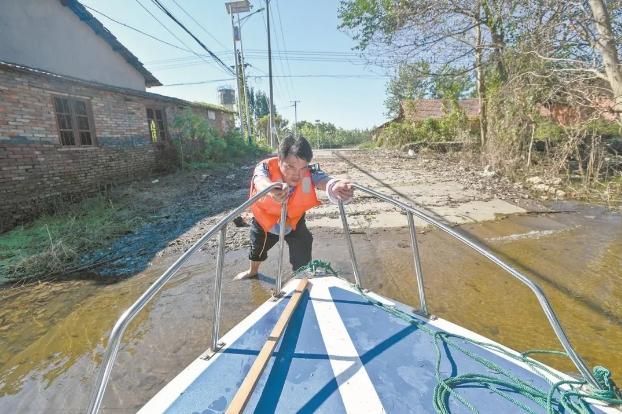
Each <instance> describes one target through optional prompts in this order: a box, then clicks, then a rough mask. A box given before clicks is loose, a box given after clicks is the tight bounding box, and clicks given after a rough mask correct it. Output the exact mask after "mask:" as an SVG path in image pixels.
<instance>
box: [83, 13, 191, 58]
mask: <svg viewBox="0 0 622 414" xmlns="http://www.w3.org/2000/svg"><path fill="white" fill-rule="evenodd" d="M83 6H84V7H86V8H87V9H89V10H91V11H94V12H95V13H97V14H99V15H101V16H103V17H105V18H106V19H108V20H111V21H113V22H115V23H117V24H120V25H121V26H125V27H127V28H128V29H132V30H134V31H135V32H138V33H140V34H143V35H145V36H147V37H150V38H152V39H153V40H157V41H158V42H160V43H164V44H165V45H169V46H171V47H174V48H175V49H179V50H183V51H184V52H192V50H190V49H186V48H183V47H179V46H177V45H174V44H172V43H169V42H167V41H166V40H162V39H159V38H157V37H155V36H153V35H150V34H149V33H145V32H143V31H142V30H140V29H137V28H135V27H133V26H130V25H129V24H127V23H123V22H120V21H118V20H117V19H114V18H112V17H110V16H108V15H107V14H104V13H102V12H100V11H99V10H96V9H94V8H92V7H89V6H87V5H86V4H83Z"/></svg>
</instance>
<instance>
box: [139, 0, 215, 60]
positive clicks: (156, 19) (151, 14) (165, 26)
mask: <svg viewBox="0 0 622 414" xmlns="http://www.w3.org/2000/svg"><path fill="white" fill-rule="evenodd" d="M135 1H136V3H138V4H139V5H140V7H142V8H143V9H144V10H145V11H146V12H147V13H148V14H149V15H150V16H151V17H153V19H154V20H155V21H156V22H158V23H159V24H160V26H162V27H163V28H164V29H165V30H166V31H167V32H169V33H170V34H171V35H172V36H173V37H174V38H175V39H177V41H179V42H180V43H181V44H182V45H184V46H185V47H186V49H188V50H190V51H191V52H192V53H193V54H194V55H196V56H198V57H199V58H200V59H201V60H203V61H205V62H206V63H208V64H212V62H210V61H208V60H206V59H205V58H203V57H202V56H201V55H200V54H198V53H197V52H195V51H194V50H192V48H191V47H190V46H188V45H187V44H186V43H184V41H183V40H181V39H180V38H179V36H177V35H176V34H175V33H174V32H173V31H171V29H169V28H168V26H167V25H165V24H164V23H162V22H161V21H160V19H158V18H157V17H156V15H155V14H153V13H151V10H149V9H148V8H147V7H145V5H143V4H142V3H141V2H140V0H135Z"/></svg>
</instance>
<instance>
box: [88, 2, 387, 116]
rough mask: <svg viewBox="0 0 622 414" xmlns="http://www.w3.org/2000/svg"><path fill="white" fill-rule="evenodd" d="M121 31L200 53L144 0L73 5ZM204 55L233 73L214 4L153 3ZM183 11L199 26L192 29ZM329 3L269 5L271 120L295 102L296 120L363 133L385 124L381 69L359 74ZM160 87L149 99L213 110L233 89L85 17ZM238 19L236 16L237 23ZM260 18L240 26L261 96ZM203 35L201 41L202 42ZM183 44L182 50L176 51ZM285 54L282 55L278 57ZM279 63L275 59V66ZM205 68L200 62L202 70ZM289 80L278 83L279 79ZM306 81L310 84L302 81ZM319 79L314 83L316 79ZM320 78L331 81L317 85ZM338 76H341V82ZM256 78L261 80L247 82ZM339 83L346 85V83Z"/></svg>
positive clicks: (208, 71) (264, 66)
mask: <svg viewBox="0 0 622 414" xmlns="http://www.w3.org/2000/svg"><path fill="white" fill-rule="evenodd" d="M80 1H81V2H82V3H83V4H84V5H86V6H90V7H92V8H94V9H96V10H98V11H101V12H103V13H105V14H107V15H109V16H110V17H113V18H115V19H117V20H119V21H121V22H123V23H126V24H128V25H131V26H133V27H136V28H138V29H140V30H142V31H144V32H146V33H149V34H151V35H153V36H156V37H158V38H160V39H163V40H165V41H167V42H169V43H172V44H174V45H177V46H179V47H180V48H183V49H186V48H187V47H189V48H191V49H192V50H194V51H195V52H196V53H199V54H204V52H203V51H202V49H201V48H200V46H199V45H198V44H197V43H196V42H195V41H194V40H193V39H192V38H191V37H190V36H189V35H187V34H186V33H184V32H183V30H182V29H181V28H179V27H178V26H177V25H176V24H175V23H174V22H173V21H172V20H170V19H169V18H168V17H167V16H166V15H164V13H162V12H161V11H160V10H158V9H157V7H156V6H155V5H154V4H153V3H152V2H151V1H150V0H105V1H104V0H80ZM160 1H161V2H162V3H163V4H164V5H165V6H166V7H167V8H168V9H169V10H170V11H171V12H172V13H173V14H174V15H175V16H176V17H177V18H178V19H179V20H181V21H182V23H184V24H185V25H186V27H188V28H189V29H190V30H191V31H192V32H193V33H194V34H195V35H196V36H197V37H198V38H199V39H200V40H201V41H202V42H203V43H204V44H205V45H206V46H207V47H208V48H209V49H210V50H212V51H213V52H215V53H216V54H217V55H218V56H219V57H220V58H221V59H222V60H223V61H224V62H225V63H227V64H228V65H233V53H232V50H233V41H232V34H231V20H230V17H229V15H228V14H227V12H226V9H225V5H224V4H225V2H224V1H220V0H160ZM139 2H140V3H141V4H142V5H143V6H144V7H145V8H147V9H148V10H149V11H150V12H151V13H153V14H154V15H155V16H156V17H157V18H158V19H159V20H160V21H161V22H162V23H164V24H165V25H166V26H167V27H168V28H169V29H170V30H171V31H172V32H173V33H174V35H175V36H177V37H178V38H179V39H180V40H181V41H180V40H179V39H176V38H175V37H174V36H173V34H171V33H169V32H168V31H167V30H166V29H165V28H164V27H162V26H161V25H160V24H159V23H158V22H157V21H156V20H155V19H154V18H153V17H152V16H150V15H149V14H148V13H147V11H146V10H145V9H144V8H142V7H141V5H140V4H139ZM175 2H177V3H178V4H179V5H181V7H183V9H184V10H185V11H186V12H188V13H189V14H191V15H192V17H194V19H196V20H197V21H198V22H199V23H201V26H203V28H204V29H206V30H204V29H203V28H201V27H200V26H199V25H197V23H195V22H194V21H192V19H191V18H190V17H188V15H187V14H185V13H184V11H183V10H181V9H180V8H179V7H178V5H177V4H176V3H175ZM251 4H252V5H253V8H254V9H253V10H257V9H259V8H261V7H265V0H251ZM337 7H338V1H337V0H315V1H309V0H271V25H272V30H271V31H272V48H273V53H274V55H275V59H274V60H273V73H274V75H275V76H276V78H275V84H274V85H275V86H274V87H275V104H276V106H277V110H278V111H279V113H281V114H282V115H284V116H285V118H287V119H289V120H290V121H292V122H293V119H294V108H293V107H291V103H290V101H292V100H294V99H297V100H300V101H301V102H300V103H299V105H298V120H307V121H311V122H313V121H314V120H316V119H320V120H322V121H327V122H332V123H334V124H335V125H337V126H339V127H343V128H369V127H372V126H374V125H379V124H381V123H383V122H384V121H385V116H384V112H385V108H384V106H383V101H384V98H385V84H386V81H387V77H386V76H385V73H384V71H383V70H382V69H380V68H377V67H372V66H367V65H365V64H364V61H363V60H362V59H360V58H359V57H357V54H356V53H355V52H354V51H353V50H352V47H353V46H354V45H355V43H354V41H353V40H352V39H351V38H350V37H349V36H348V35H347V34H345V33H343V32H341V31H339V30H338V29H337V26H338V24H339V20H338V17H337ZM91 13H92V14H93V15H94V16H95V17H97V18H98V19H99V20H100V21H101V22H102V23H103V24H104V25H105V26H106V27H107V28H108V29H109V30H110V31H111V32H112V33H113V34H114V35H115V36H117V38H118V39H119V40H120V41H121V43H123V44H124V45H125V46H126V47H127V48H128V49H129V50H131V51H132V53H134V54H135V55H136V56H137V57H138V58H139V59H140V60H141V62H143V64H144V65H145V66H146V68H147V69H149V70H150V71H151V72H152V73H153V74H154V75H155V76H156V78H158V79H159V80H160V82H162V83H163V84H164V85H170V84H177V83H189V82H202V81H209V82H210V83H204V84H196V85H183V86H164V87H156V88H150V89H149V91H151V92H155V93H160V94H163V95H170V96H175V97H179V98H182V99H187V100H192V101H207V102H214V103H217V102H218V94H217V88H218V87H219V86H223V85H230V86H234V85H235V82H234V81H231V80H226V79H228V78H229V79H230V78H231V75H229V74H227V73H226V72H225V71H224V70H223V69H221V68H219V67H218V66H217V65H215V64H213V63H209V62H210V59H208V58H201V57H197V56H196V55H193V54H191V53H189V52H187V51H184V50H179V49H176V48H174V47H172V46H168V45H165V44H162V43H159V42H157V41H155V40H153V39H150V38H148V37H146V36H144V35H142V34H139V33H136V32H134V31H132V30H130V29H128V28H125V27H123V26H121V25H119V24H117V23H114V22H112V21H110V20H108V19H106V18H105V17H103V16H101V15H99V14H98V13H96V12H94V11H92V10H91ZM242 16H243V15H242ZM265 17H266V14H265V12H260V13H257V14H255V15H253V16H251V17H249V18H248V19H247V20H246V21H245V22H244V23H243V25H242V35H243V43H244V51H245V58H246V59H245V60H246V63H248V64H250V65H251V66H250V67H249V68H248V69H247V74H248V75H249V83H250V85H251V86H253V87H255V88H259V89H263V90H264V91H266V92H267V91H268V79H267V78H266V77H265V76H266V75H267V73H268V61H267V39H266V26H265ZM208 33H209V34H208ZM182 42H183V43H184V44H185V46H184V45H183V44H182ZM283 51H287V52H288V53H279V52H283ZM279 57H280V58H279ZM206 61H207V62H206ZM290 75H292V76H294V77H282V76H290ZM307 75H312V76H307ZM318 75H319V76H318ZM325 75H329V76H333V77H324V76H325ZM342 75H345V76H342ZM253 76H263V77H253ZM346 76H347V77H346Z"/></svg>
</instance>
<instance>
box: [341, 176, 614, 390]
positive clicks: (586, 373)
mask: <svg viewBox="0 0 622 414" xmlns="http://www.w3.org/2000/svg"><path fill="white" fill-rule="evenodd" d="M352 186H353V187H354V188H356V189H358V190H360V191H362V192H364V193H366V194H369V195H371V196H373V197H375V198H378V199H380V200H383V201H386V202H388V203H390V204H392V205H394V206H396V207H399V208H400V209H401V210H402V211H405V212H406V216H407V218H408V227H409V228H410V238H411V242H412V250H413V260H414V266H415V274H416V278H417V285H418V290H419V303H420V304H421V309H420V312H421V313H423V314H424V315H428V309H427V305H426V300H425V292H424V289H423V273H422V271H421V259H420V257H419V250H418V247H417V234H416V229H415V221H414V219H413V216H417V217H419V218H420V219H422V220H424V221H425V222H427V223H429V224H431V225H433V226H435V227H437V228H438V229H440V230H442V231H444V232H445V233H447V234H449V235H450V236H452V237H453V238H455V239H457V240H458V241H460V242H462V243H463V244H465V245H467V246H469V247H470V248H471V249H473V250H475V251H476V252H477V253H479V254H481V255H482V256H484V257H485V258H487V259H488V260H490V261H491V262H493V263H494V264H496V265H497V266H499V267H500V268H502V269H503V270H505V271H506V272H508V273H509V274H511V275H512V276H514V277H515V278H516V279H518V280H519V281H520V282H521V283H523V284H524V285H526V286H527V287H528V288H529V289H531V291H532V292H533V293H534V295H535V296H536V299H537V300H538V303H539V304H540V307H541V308H542V310H543V311H544V314H545V315H546V318H547V319H548V321H549V324H550V325H551V327H552V328H553V331H554V332H555V335H556V336H557V339H559V342H560V343H561V344H562V346H563V347H564V350H565V351H566V353H567V354H568V357H569V358H570V359H571V360H572V362H573V363H574V365H575V366H576V367H577V369H578V370H579V372H580V373H581V375H582V376H583V378H584V379H585V380H586V381H587V382H588V383H589V384H590V385H591V386H593V387H595V388H596V389H601V388H602V387H601V386H600V385H599V384H598V382H597V381H596V379H595V378H594V375H593V374H592V372H591V371H590V370H589V368H588V367H587V365H586V364H585V362H584V361H583V359H581V357H580V356H579V355H578V354H577V352H576V351H575V350H574V348H573V347H572V345H571V344H570V340H569V339H568V336H566V333H565V332H564V329H563V328H562V326H561V324H560V322H559V319H558V318H557V316H556V315H555V312H553V308H552V307H551V305H550V303H549V301H548V299H547V298H546V296H545V295H544V292H543V291H542V289H541V288H540V287H539V286H538V285H537V284H536V283H534V282H533V281H532V280H531V279H529V278H528V277H527V276H525V275H524V274H522V273H521V272H519V271H518V270H516V269H515V268H513V267H512V266H510V265H509V264H507V263H505V262H504V261H503V260H501V259H500V258H498V257H497V256H495V255H494V254H493V253H492V252H490V251H489V250H488V249H486V248H485V247H483V246H482V245H480V244H479V243H477V242H475V241H473V240H471V239H469V238H467V237H465V236H463V235H462V234H460V233H458V232H456V231H455V230H453V229H451V228H450V227H449V226H447V225H445V224H443V223H441V222H440V221H438V220H436V219H434V218H432V217H430V216H429V215H428V214H426V213H424V212H422V211H420V210H418V209H415V208H413V207H412V206H410V205H408V204H406V203H403V202H401V201H398V200H396V199H394V198H392V197H389V196H387V195H384V194H382V193H379V192H378V191H375V190H372V189H371V188H367V187H363V186H362V185H358V184H355V183H353V184H352ZM339 213H340V215H341V221H342V223H343V228H344V232H345V234H346V241H347V243H348V250H349V251H350V260H351V262H352V269H353V272H354V276H355V279H356V283H357V285H358V286H359V287H360V282H359V278H360V276H359V272H358V264H357V260H356V256H355V255H354V247H353V246H352V240H351V238H350V231H349V227H348V221H347V217H346V213H345V208H344V206H343V203H342V202H339Z"/></svg>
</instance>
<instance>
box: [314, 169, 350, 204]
mask: <svg viewBox="0 0 622 414" xmlns="http://www.w3.org/2000/svg"><path fill="white" fill-rule="evenodd" d="M311 178H312V180H313V184H314V185H315V188H317V189H318V190H322V191H326V193H327V194H328V196H329V199H330V200H331V201H332V202H335V199H339V200H342V201H346V202H347V201H350V199H351V198H352V196H353V195H354V189H353V188H352V182H351V181H350V180H345V179H340V178H332V177H331V176H329V175H328V174H326V173H325V172H324V171H322V170H317V171H314V172H313V173H312V174H311Z"/></svg>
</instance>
